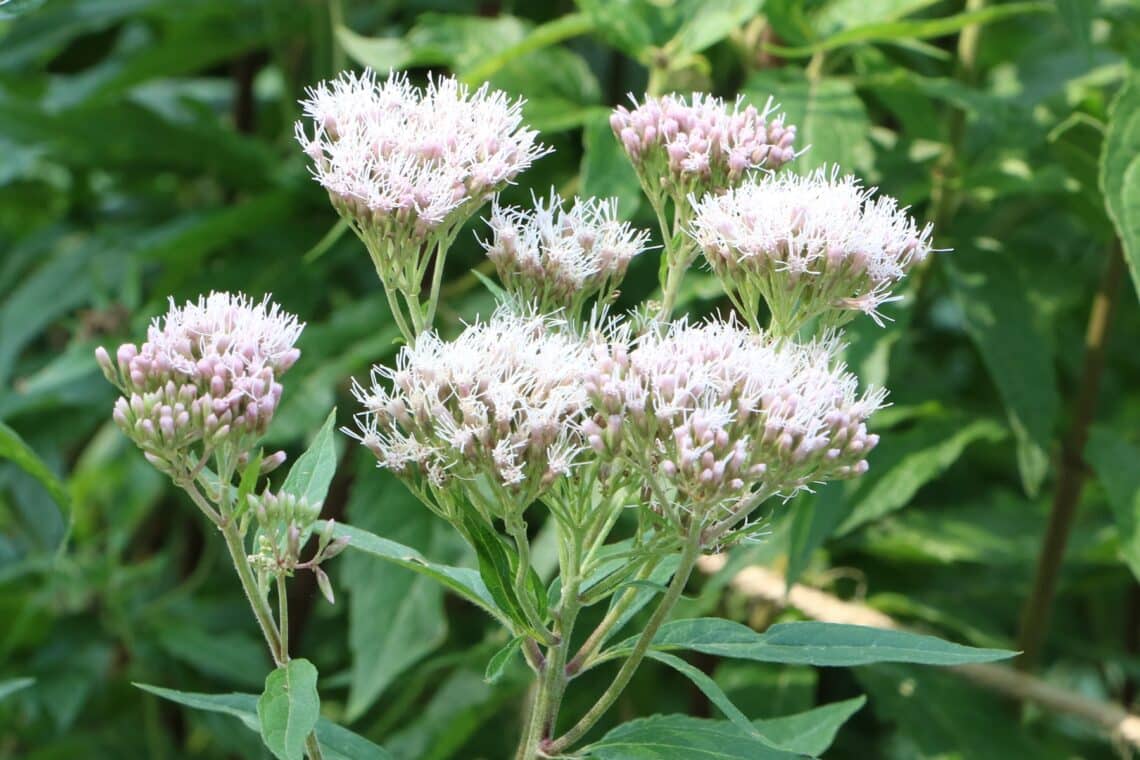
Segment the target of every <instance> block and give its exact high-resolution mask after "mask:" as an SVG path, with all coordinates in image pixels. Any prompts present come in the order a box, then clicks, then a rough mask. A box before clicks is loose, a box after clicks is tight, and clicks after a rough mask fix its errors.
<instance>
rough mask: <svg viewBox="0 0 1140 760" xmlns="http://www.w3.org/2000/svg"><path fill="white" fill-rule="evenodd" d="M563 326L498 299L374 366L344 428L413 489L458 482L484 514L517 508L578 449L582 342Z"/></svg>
mask: <svg viewBox="0 0 1140 760" xmlns="http://www.w3.org/2000/svg"><path fill="white" fill-rule="evenodd" d="M565 328H566V325H565V324H564V323H560V322H558V321H556V320H554V319H553V318H548V317H543V316H534V315H518V314H515V313H512V312H511V311H509V310H507V309H500V310H498V311H497V312H496V313H495V314H494V315H493V316H492V317H491V319H490V320H488V321H486V322H482V323H475V324H473V325H471V326H469V327H467V329H465V330H464V331H463V333H462V334H460V336H459V337H458V338H456V339H455V340H454V341H451V342H447V341H444V340H442V339H440V338H439V336H438V335H437V334H436V333H434V332H425V333H422V334H421V335H420V336H419V338H418V339H417V340H416V342H415V344H414V345H411V346H404V347H403V348H402V349H401V350H400V353H399V356H398V358H397V363H396V367H395V369H391V368H388V367H383V366H379V365H378V366H376V367H374V368H373V370H372V378H371V385H370V387H367V388H365V387H362V386H360V385H359V384H357V385H356V387H355V388H354V393H355V395H356V398H357V400H358V401H359V402H360V403H361V404H362V405H363V406H364V409H365V411H364V412H363V413H361V414H358V415H357V417H356V422H357V428H358V429H357V431H346V432H349V434H350V435H353V436H354V437H355V438H357V439H358V440H359V441H360V442H361V443H362V444H363V445H364V446H366V447H367V448H369V449H370V450H371V451H372V452H373V453H374V454H375V455H376V457H377V459H378V460H379V465H380V466H381V467H386V468H388V469H390V470H392V471H393V472H395V473H396V474H397V475H400V476H401V477H403V478H405V479H406V480H407V481H408V482H409V483H410V484H411V485H412V487H413V488H416V489H417V490H419V491H420V493H423V490H422V489H423V487H424V485H425V484H426V485H427V486H428V487H430V488H432V489H434V490H435V492H436V494H437V495H442V494H443V493H444V491H445V489H446V488H447V487H448V486H449V485H452V484H454V483H455V482H456V481H457V480H458V482H459V484H460V485H463V486H470V488H468V489H467V490H468V495H469V497H470V498H471V500H472V501H473V502H474V503H475V505H476V507H477V508H479V509H481V510H482V511H484V512H486V513H487V514H490V515H498V516H502V515H503V514H504V513H505V512H509V511H511V510H513V509H519V510H521V509H523V508H525V507H526V505H528V504H529V503H530V502H532V501H533V500H534V499H535V498H536V497H537V496H538V494H539V493H541V492H542V491H543V490H545V489H546V488H547V487H549V485H550V484H551V482H552V481H553V480H554V479H555V478H556V477H558V476H559V475H562V474H565V473H566V472H567V471H568V470H569V468H570V466H571V463H572V462H573V460H574V457H575V456H576V454H577V452H578V450H579V448H580V444H579V435H578V432H577V428H578V422H579V420H580V417H581V414H582V411H583V409H584V407H585V405H586V401H587V400H586V394H585V391H584V389H583V387H582V383H581V372H582V369H581V368H582V367H583V366H584V365H585V363H586V359H587V357H588V350H587V348H586V345H585V344H584V343H583V342H582V341H580V340H579V339H578V338H577V337H575V336H574V335H573V334H572V333H571V331H569V330H568V329H565ZM480 478H483V479H485V480H486V481H487V485H488V486H489V487H490V488H491V489H493V491H494V493H493V494H492V495H491V496H490V498H488V497H487V494H484V493H483V492H482V491H481V490H480V489H479V487H478V486H477V484H476V483H475V482H474V481H476V480H477V479H480Z"/></svg>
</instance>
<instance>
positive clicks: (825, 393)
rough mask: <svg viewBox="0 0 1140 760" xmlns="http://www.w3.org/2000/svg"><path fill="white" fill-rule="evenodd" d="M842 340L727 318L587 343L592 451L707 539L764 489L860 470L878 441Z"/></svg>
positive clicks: (877, 394) (871, 395) (876, 397)
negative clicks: (760, 328) (796, 338)
mask: <svg viewBox="0 0 1140 760" xmlns="http://www.w3.org/2000/svg"><path fill="white" fill-rule="evenodd" d="M838 348H839V345H838V343H837V342H836V341H835V340H834V339H831V338H829V339H824V340H820V341H816V342H813V343H809V344H807V345H799V344H796V343H793V342H790V341H779V340H773V339H771V338H768V337H765V336H761V335H756V334H754V333H752V332H750V331H748V330H746V329H744V328H743V327H741V326H738V325H736V324H733V323H729V322H719V321H712V322H707V323H704V324H699V325H691V324H688V323H687V322H685V321H680V322H677V323H674V324H673V325H671V326H670V327H669V329H668V331H667V332H665V333H662V332H660V331H654V330H650V331H648V332H646V333H645V334H643V335H642V336H640V337H639V338H638V339H637V340H636V341H635V342H634V343H633V345H632V348H629V347H628V346H627V345H626V344H625V343H624V342H623V341H621V340H618V341H615V343H614V344H612V345H610V346H609V347H608V348H605V349H602V348H600V347H599V348H598V349H596V351H595V360H594V366H593V368H592V369H591V370H590V371H589V372H587V374H586V379H585V386H586V391H587V393H588V394H589V395H590V398H591V401H592V403H593V408H594V414H593V415H592V416H591V417H590V418H589V419H588V420H586V421H585V422H584V423H583V425H582V430H583V433H584V435H585V436H586V439H587V442H588V444H589V445H590V446H591V447H592V448H593V449H594V450H595V451H597V452H598V453H599V455H600V456H603V457H607V458H610V459H612V460H613V461H615V462H620V463H624V464H625V466H627V467H628V468H629V469H630V470H631V471H632V472H633V473H634V474H635V475H636V477H638V478H640V479H643V480H644V481H645V482H647V483H648V484H650V486H651V487H652V488H651V492H652V497H651V499H650V501H651V504H652V507H653V508H654V509H655V510H656V511H658V512H660V513H661V514H663V515H664V516H666V517H667V518H669V519H672V520H674V521H676V522H679V523H681V526H680V527H682V529H683V528H684V526H685V524H686V523H689V521H692V520H696V521H699V522H700V523H701V525H702V540H704V541H705V543H706V545H713V544H715V543H716V542H717V540H718V539H719V538H720V537H722V536H723V535H725V534H726V533H727V532H728V531H730V530H732V528H733V527H734V526H737V525H738V524H739V523H740V522H741V521H743V520H744V519H745V518H746V517H747V516H748V514H749V512H751V511H752V509H754V508H755V507H756V505H757V504H758V503H759V502H760V501H762V500H763V499H764V498H766V497H768V496H771V495H777V494H779V495H783V496H785V497H787V496H791V495H792V494H794V493H795V492H796V491H798V490H801V489H804V488H807V487H808V486H809V484H810V483H813V482H822V481H827V480H833V479H840V478H850V477H854V476H856V475H859V474H862V473H863V472H865V471H866V469H867V462H866V459H865V457H866V455H867V452H869V451H870V450H871V449H872V448H873V447H874V446H875V444H876V443H877V442H878V436H876V435H874V434H871V433H868V432H867V429H866V424H865V423H866V419H867V417H868V416H869V415H870V414H871V413H872V412H873V411H875V410H876V409H878V408H879V407H880V406H881V405H882V401H883V399H884V395H885V394H884V393H883V392H882V391H872V392H868V393H864V394H862V395H857V393H856V383H857V381H856V378H855V376H854V375H852V374H850V373H849V372H847V371H846V369H845V368H844V367H843V366H842V365H841V364H840V363H839V362H838V361H837V360H836V354H837V351H838Z"/></svg>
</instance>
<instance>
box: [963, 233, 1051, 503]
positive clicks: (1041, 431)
mask: <svg viewBox="0 0 1140 760" xmlns="http://www.w3.org/2000/svg"><path fill="white" fill-rule="evenodd" d="M1007 256H1008V254H1006V253H1004V252H994V251H980V250H976V249H972V248H971V249H968V250H965V251H959V252H957V253H955V254H954V255H953V256H951V257H949V259H948V260H947V266H946V271H947V273H948V274H949V275H950V284H951V292H952V293H953V295H954V299H955V300H956V301H957V302H958V306H959V308H961V310H962V313H963V315H964V316H965V318H966V332H967V333H968V334H969V336H970V338H971V339H972V340H973V341H974V345H976V346H977V347H978V352H979V353H980V354H981V355H982V360H983V362H985V365H986V369H987V370H989V374H990V378H991V379H992V380H993V382H994V385H996V386H997V389H998V393H999V394H1000V395H1001V399H1002V403H1003V404H1004V406H1005V411H1006V414H1007V415H1008V416H1009V423H1010V427H1011V428H1012V429H1013V434H1014V437H1015V438H1016V439H1017V464H1018V469H1019V470H1020V472H1021V482H1022V485H1024V486H1025V490H1026V492H1027V493H1028V494H1029V495H1031V496H1032V495H1035V494H1036V493H1037V491H1038V489H1039V488H1040V487H1041V483H1042V481H1043V480H1044V479H1045V475H1046V472H1047V470H1048V465H1049V448H1050V445H1051V443H1052V438H1053V424H1054V421H1055V420H1056V417H1057V412H1058V409H1059V408H1060V406H1061V400H1060V393H1059V392H1058V390H1057V379H1056V373H1055V372H1054V371H1053V351H1052V346H1051V344H1050V342H1049V339H1048V338H1047V337H1046V336H1045V334H1044V333H1043V332H1042V330H1041V328H1040V327H1039V326H1038V323H1037V320H1036V318H1035V312H1034V306H1033V303H1032V302H1031V301H1030V300H1029V297H1028V295H1027V289H1026V287H1025V285H1024V284H1023V283H1022V281H1021V276H1020V273H1019V272H1018V271H1017V269H1016V268H1015V267H1014V266H1013V264H1012V263H1011V262H1010V261H1009V260H1008V258H1007Z"/></svg>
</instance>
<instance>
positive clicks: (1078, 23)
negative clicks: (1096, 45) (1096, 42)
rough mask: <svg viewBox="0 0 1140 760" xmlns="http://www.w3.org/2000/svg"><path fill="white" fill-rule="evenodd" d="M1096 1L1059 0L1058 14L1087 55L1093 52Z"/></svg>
mask: <svg viewBox="0 0 1140 760" xmlns="http://www.w3.org/2000/svg"><path fill="white" fill-rule="evenodd" d="M1095 10H1096V3H1092V2H1089V0H1057V14H1058V15H1059V16H1060V17H1061V21H1062V26H1064V27H1065V31H1067V32H1068V33H1069V34H1070V35H1072V37H1073V39H1074V40H1076V42H1077V47H1078V48H1080V50H1081V52H1083V53H1084V54H1085V55H1086V56H1088V55H1091V54H1092V22H1093V13H1094V11H1095Z"/></svg>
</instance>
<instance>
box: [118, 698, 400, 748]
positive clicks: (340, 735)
mask: <svg viewBox="0 0 1140 760" xmlns="http://www.w3.org/2000/svg"><path fill="white" fill-rule="evenodd" d="M135 686H137V687H138V688H140V689H142V690H143V691H146V692H149V693H151V694H154V695H155V696H158V697H161V698H163V699H167V700H170V701H171V702H175V703H177V704H180V705H185V706H186V707H190V708H193V709H195V710H204V711H206V712H212V713H221V714H223V715H232V716H233V717H235V718H237V719H238V720H240V721H241V722H242V724H243V725H244V726H245V727H246V728H248V729H250V730H251V731H253V732H255V733H260V731H261V725H260V723H259V721H258V718H257V696H256V695H254V694H235V693H231V694H200V693H195V692H186V691H175V690H174V689H164V688H162V687H161V686H149V685H147V684H141V683H136V684H135ZM317 739H318V740H319V741H320V743H321V753H322V754H323V755H324V756H325V760H394V758H393V756H392V754H391V753H389V752H388V751H386V750H385V749H384V748H383V747H380V746H378V745H376V744H373V743H372V742H370V741H368V740H367V739H365V738H364V737H363V736H359V735H357V734H354V733H353V732H352V731H349V730H348V729H347V728H344V727H343V726H338V725H336V724H335V723H332V722H330V721H328V720H326V719H324V718H321V719H320V720H318V721H317Z"/></svg>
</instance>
